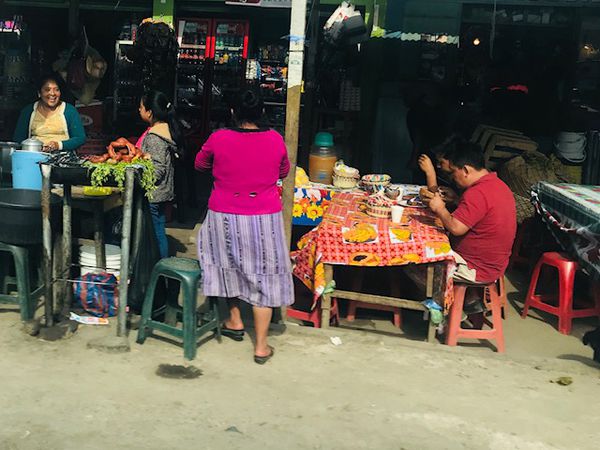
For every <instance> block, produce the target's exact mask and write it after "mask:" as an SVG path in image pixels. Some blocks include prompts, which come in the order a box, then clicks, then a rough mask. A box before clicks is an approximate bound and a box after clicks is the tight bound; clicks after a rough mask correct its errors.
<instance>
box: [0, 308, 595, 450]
mask: <svg viewBox="0 0 600 450" xmlns="http://www.w3.org/2000/svg"><path fill="white" fill-rule="evenodd" d="M113 326H114V325H113V324H111V326H110V327H90V326H87V327H85V326H82V327H80V329H79V330H78V331H77V332H76V334H75V335H74V336H73V337H71V338H69V339H67V340H62V341H55V342H45V341H42V340H39V339H37V338H32V337H29V336H26V335H25V334H23V332H22V331H21V325H20V324H19V319H18V314H17V313H16V312H13V311H9V312H7V311H6V310H2V311H0V341H1V342H3V344H4V345H3V349H4V350H3V352H2V360H1V362H0V368H1V373H2V389H1V390H0V405H2V406H3V407H2V408H1V409H0V424H1V425H0V448H1V449H6V450H12V449H64V450H70V449H104V448H113V449H183V448H203V449H221V448H236V449H238V448H239V449H271V448H273V449H281V448H298V449H320V448H323V449H342V448H373V449H383V448H386V449H387V448H390V449H402V448H404V449H456V448H469V449H536V450H537V449H596V448H598V442H599V438H600V435H599V430H600V406H599V404H598V402H597V401H596V400H595V399H597V398H598V396H600V371H599V370H598V368H597V367H592V365H590V366H588V365H586V364H582V363H581V362H577V361H565V360H558V359H548V358H531V357H530V358H527V359H516V358H511V356H510V354H509V356H498V355H497V354H495V353H493V352H491V351H489V350H486V351H474V350H473V349H472V348H469V347H458V348H454V349H451V348H448V347H445V346H442V345H430V344H426V343H421V342H413V341H410V340H407V339H402V338H398V337H393V336H382V335H377V334H374V333H372V332H364V331H355V330H344V329H334V330H326V331H322V330H314V329H311V328H307V327H299V326H294V325H288V326H287V329H286V330H285V331H281V330H279V331H276V332H274V336H273V338H272V343H273V345H274V346H275V348H276V355H275V357H274V358H273V359H272V360H271V361H269V362H268V363H267V364H266V365H265V366H258V365H257V364H255V363H254V362H253V361H252V357H251V354H252V346H251V343H250V341H248V340H246V341H244V342H242V343H236V342H233V341H231V340H228V339H225V340H224V341H223V342H222V343H221V344H219V343H217V342H216V341H215V340H209V341H208V342H206V343H204V344H203V345H202V346H201V347H200V349H199V351H198V357H197V359H196V360H195V361H194V362H193V365H194V366H196V367H197V368H199V369H200V370H202V372H203V374H202V376H200V377H198V378H196V379H183V380H173V379H165V378H161V377H159V376H157V375H156V373H155V372H156V369H157V367H158V366H159V364H184V361H183V358H182V349H181V347H180V346H178V345H175V344H173V343H172V342H168V341H165V340H162V339H157V338H149V339H148V340H147V341H146V343H145V344H144V345H138V344H135V342H134V341H135V336H134V335H132V336H130V341H131V343H132V344H131V352H129V353H124V354H107V353H103V352H100V351H98V350H92V349H88V348H87V343H88V342H89V341H90V340H92V339H93V338H96V337H99V336H103V335H107V334H112V333H114V328H113ZM334 335H335V336H339V337H340V338H341V340H342V345H339V346H335V345H333V344H332V343H331V341H330V337H331V336H334ZM559 377H571V379H572V384H570V385H568V386H562V385H560V384H557V383H555V382H553V381H556V380H558V379H559Z"/></svg>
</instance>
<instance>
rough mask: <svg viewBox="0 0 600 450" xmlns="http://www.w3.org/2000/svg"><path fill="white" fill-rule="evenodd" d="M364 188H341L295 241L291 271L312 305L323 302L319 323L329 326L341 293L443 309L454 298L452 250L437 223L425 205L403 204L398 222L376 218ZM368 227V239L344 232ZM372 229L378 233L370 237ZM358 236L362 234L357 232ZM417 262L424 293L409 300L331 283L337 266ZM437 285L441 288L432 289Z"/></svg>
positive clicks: (362, 299)
mask: <svg viewBox="0 0 600 450" xmlns="http://www.w3.org/2000/svg"><path fill="white" fill-rule="evenodd" d="M365 197H366V195H365V194H364V193H355V192H353V193H340V194H337V195H335V196H334V197H333V198H332V201H331V205H330V207H329V209H328V211H327V212H326V213H325V215H324V217H323V221H322V222H321V224H320V225H319V226H318V227H317V228H315V229H314V230H312V231H311V232H309V233H307V234H306V235H305V236H304V237H303V238H302V239H301V240H300V242H299V243H298V247H299V250H298V251H297V252H294V253H293V254H292V258H293V259H294V261H295V263H296V264H295V267H294V274H295V275H296V276H297V277H298V278H299V279H300V280H301V281H302V282H303V283H304V284H305V285H306V286H307V287H308V288H309V289H311V290H312V292H313V295H314V302H315V303H314V305H313V307H316V304H317V302H319V301H320V302H321V314H322V326H324V327H326V326H328V325H329V318H330V311H331V299H332V298H343V299H347V300H355V301H360V302H365V303H372V304H378V305H387V306H395V307H400V308H406V309H412V310H418V311H427V307H426V306H425V305H424V304H423V303H422V301H424V300H426V299H431V300H433V301H435V302H436V303H437V304H438V305H440V306H444V308H445V309H446V310H447V309H448V308H449V306H450V304H451V303H452V278H451V277H450V276H449V274H450V270H449V269H450V268H451V267H452V266H453V264H454V257H453V255H452V249H451V248H450V244H449V241H448V237H447V235H446V234H445V232H444V229H443V227H442V226H441V223H439V220H437V219H436V218H435V217H434V216H433V214H432V213H431V212H429V211H428V210H427V209H424V208H406V209H405V210H404V215H403V218H402V223H401V224H399V225H396V224H392V223H391V222H390V220H389V219H377V218H373V217H371V216H369V215H367V214H366V213H365V212H363V211H362V210H361V209H362V206H361V205H362V204H363V200H364V199H365ZM365 226H366V227H372V228H373V230H375V231H374V232H373V231H370V233H371V234H370V235H367V236H366V237H367V238H368V239H366V240H364V241H362V242H361V239H358V241H359V242H355V241H354V240H352V239H350V240H349V239H348V237H352V233H350V234H349V233H348V232H349V231H352V230H354V229H356V228H357V227H365ZM374 234H376V236H374ZM359 237H360V236H359ZM409 265H410V266H412V267H415V265H418V266H420V267H423V269H424V270H425V269H426V279H425V286H426V298H424V299H407V298H399V297H389V296H381V295H373V294H365V293H362V292H358V291H357V290H352V291H348V290H339V289H335V288H332V287H333V283H332V282H333V279H334V278H333V276H334V268H335V266H363V267H389V266H399V267H401V266H405V267H408V266H409ZM435 286H438V287H441V289H435ZM434 337H435V325H434V324H432V323H431V320H430V323H429V330H428V340H429V341H433V339H434Z"/></svg>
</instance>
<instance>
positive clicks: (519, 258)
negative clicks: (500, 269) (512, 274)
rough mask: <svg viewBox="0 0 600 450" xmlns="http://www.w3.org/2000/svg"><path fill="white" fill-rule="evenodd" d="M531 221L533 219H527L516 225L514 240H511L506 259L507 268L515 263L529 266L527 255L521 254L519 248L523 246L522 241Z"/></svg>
mask: <svg viewBox="0 0 600 450" xmlns="http://www.w3.org/2000/svg"><path fill="white" fill-rule="evenodd" d="M532 223H533V220H532V219H528V220H525V221H524V222H523V223H521V224H520V225H519V226H518V227H517V235H516V236H515V241H514V242H513V246H512V251H511V254H510V259H509V260H508V269H512V268H513V267H514V266H516V265H522V266H529V264H530V261H529V258H528V257H527V256H523V255H522V254H521V250H522V247H523V241H524V240H525V237H526V235H527V234H529V232H530V230H531V228H532ZM508 269H507V270H508Z"/></svg>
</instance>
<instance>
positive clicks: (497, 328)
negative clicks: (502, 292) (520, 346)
mask: <svg viewBox="0 0 600 450" xmlns="http://www.w3.org/2000/svg"><path fill="white" fill-rule="evenodd" d="M489 291H490V298H491V303H492V322H493V329H494V333H495V335H496V349H497V350H498V353H504V350H505V348H504V333H503V331H502V304H501V300H502V299H501V298H500V296H499V295H498V291H497V287H496V285H494V286H493V287H491V288H490V289H489Z"/></svg>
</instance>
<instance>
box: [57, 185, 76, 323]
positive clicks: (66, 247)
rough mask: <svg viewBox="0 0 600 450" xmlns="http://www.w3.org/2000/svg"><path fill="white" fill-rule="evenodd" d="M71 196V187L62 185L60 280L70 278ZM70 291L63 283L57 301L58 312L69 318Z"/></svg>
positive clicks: (71, 249) (71, 246)
mask: <svg viewBox="0 0 600 450" xmlns="http://www.w3.org/2000/svg"><path fill="white" fill-rule="evenodd" d="M72 202H73V199H72V196H71V185H70V184H65V185H63V236H62V237H63V239H62V267H61V271H62V273H61V274H60V275H59V277H60V278H67V279H68V278H71V262H72V259H73V258H72V251H73V240H72V229H71V211H72ZM72 293H73V291H72V289H71V286H70V282H69V281H65V282H64V285H63V289H62V292H61V294H62V295H63V296H64V297H63V298H61V299H59V302H60V306H61V308H60V311H62V312H63V315H64V316H66V317H69V311H70V309H71V296H72Z"/></svg>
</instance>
